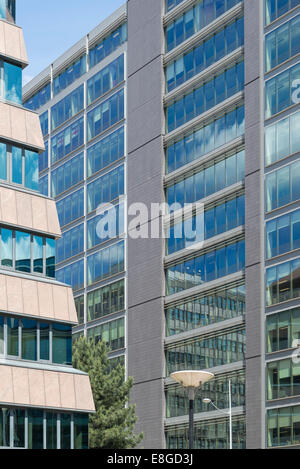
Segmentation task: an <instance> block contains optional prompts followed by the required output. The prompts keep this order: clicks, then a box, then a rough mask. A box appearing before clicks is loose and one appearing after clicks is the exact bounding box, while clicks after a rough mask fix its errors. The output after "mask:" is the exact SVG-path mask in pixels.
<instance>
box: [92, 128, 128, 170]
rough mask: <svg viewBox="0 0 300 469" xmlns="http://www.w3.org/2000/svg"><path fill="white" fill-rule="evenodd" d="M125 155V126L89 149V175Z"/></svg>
mask: <svg viewBox="0 0 300 469" xmlns="http://www.w3.org/2000/svg"><path fill="white" fill-rule="evenodd" d="M122 156H124V127H121V128H120V129H118V130H117V131H116V132H114V133H112V134H110V135H109V136H108V137H106V138H104V139H103V140H100V141H99V142H98V143H96V144H95V145H93V146H92V147H90V148H89V149H88V150H87V173H88V176H91V175H92V174H94V173H96V172H97V171H100V170H101V169H103V168H105V167H106V166H108V165H110V164H111V163H113V162H114V161H117V160H118V159H119V158H121V157H122Z"/></svg>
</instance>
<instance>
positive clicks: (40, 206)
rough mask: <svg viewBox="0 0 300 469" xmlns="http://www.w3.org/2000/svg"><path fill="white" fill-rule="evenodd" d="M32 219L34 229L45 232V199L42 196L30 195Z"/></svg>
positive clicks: (46, 228)
mask: <svg viewBox="0 0 300 469" xmlns="http://www.w3.org/2000/svg"><path fill="white" fill-rule="evenodd" d="M31 204H32V219H33V226H32V228H33V229H34V230H37V231H39V230H41V231H45V232H47V230H48V223H47V217H46V199H43V198H42V197H32V199H31Z"/></svg>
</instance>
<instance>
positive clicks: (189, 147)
mask: <svg viewBox="0 0 300 469" xmlns="http://www.w3.org/2000/svg"><path fill="white" fill-rule="evenodd" d="M243 133H244V107H243V106H242V107H239V108H237V109H235V110H234V111H232V112H231V113H229V114H225V115H224V116H222V117H219V118H218V119H216V120H214V121H213V122H212V123H211V124H208V125H205V126H204V127H201V128H200V129H198V130H196V131H194V132H193V134H191V135H189V136H188V137H185V138H184V139H183V140H180V141H179V142H176V143H175V144H172V145H171V146H169V147H168V148H167V150H166V157H167V171H168V173H170V172H172V171H174V170H175V169H178V168H180V167H181V166H183V165H185V164H187V163H189V162H190V161H193V160H195V159H198V158H200V157H201V156H203V155H205V154H206V153H208V152H209V151H212V150H214V149H216V148H218V147H219V146H221V145H224V144H225V143H227V142H230V141H231V140H232V139H234V138H237V137H239V136H241V135H243ZM208 135H209V138H207V136H208ZM179 148H180V151H179Z"/></svg>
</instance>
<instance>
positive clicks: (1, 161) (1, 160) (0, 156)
mask: <svg viewBox="0 0 300 469" xmlns="http://www.w3.org/2000/svg"><path fill="white" fill-rule="evenodd" d="M0 179H2V180H4V181H6V180H7V152H6V144H5V143H1V142H0Z"/></svg>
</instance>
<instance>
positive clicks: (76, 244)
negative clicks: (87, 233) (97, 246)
mask: <svg viewBox="0 0 300 469" xmlns="http://www.w3.org/2000/svg"><path fill="white" fill-rule="evenodd" d="M83 241H84V225H83V224H82V225H79V226H75V228H72V229H71V230H69V231H65V232H64V233H63V235H62V238H60V239H59V240H58V241H57V242H56V262H57V263H59V262H62V261H64V260H66V259H68V258H69V257H73V256H76V255H77V254H79V253H81V252H82V251H83Z"/></svg>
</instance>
